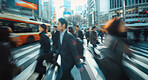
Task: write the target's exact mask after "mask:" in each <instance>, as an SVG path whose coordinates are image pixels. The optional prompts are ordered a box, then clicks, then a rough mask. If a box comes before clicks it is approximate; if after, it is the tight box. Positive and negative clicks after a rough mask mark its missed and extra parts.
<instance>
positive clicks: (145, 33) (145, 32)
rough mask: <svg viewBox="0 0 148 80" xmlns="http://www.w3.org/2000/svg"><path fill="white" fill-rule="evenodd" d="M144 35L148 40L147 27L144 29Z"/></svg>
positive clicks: (145, 39)
mask: <svg viewBox="0 0 148 80" xmlns="http://www.w3.org/2000/svg"><path fill="white" fill-rule="evenodd" d="M143 35H144V41H147V36H148V29H147V28H145V29H144V30H143Z"/></svg>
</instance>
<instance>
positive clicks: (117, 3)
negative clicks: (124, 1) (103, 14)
mask: <svg viewBox="0 0 148 80" xmlns="http://www.w3.org/2000/svg"><path fill="white" fill-rule="evenodd" d="M118 7H119V0H117V8H118Z"/></svg>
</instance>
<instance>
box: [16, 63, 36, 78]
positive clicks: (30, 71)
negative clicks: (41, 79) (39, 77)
mask: <svg viewBox="0 0 148 80" xmlns="http://www.w3.org/2000/svg"><path fill="white" fill-rule="evenodd" d="M36 64H37V61H35V62H33V63H32V64H31V65H30V66H29V67H27V68H26V69H25V70H23V71H22V72H21V73H20V74H19V75H18V76H16V77H15V78H14V79H13V80H27V79H28V78H29V77H30V76H31V75H32V74H33V73H34V70H35V66H36Z"/></svg>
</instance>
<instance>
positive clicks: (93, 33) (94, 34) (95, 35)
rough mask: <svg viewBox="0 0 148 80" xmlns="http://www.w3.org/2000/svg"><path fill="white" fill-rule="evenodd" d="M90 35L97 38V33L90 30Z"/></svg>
mask: <svg viewBox="0 0 148 80" xmlns="http://www.w3.org/2000/svg"><path fill="white" fill-rule="evenodd" d="M91 37H92V38H93V39H95V40H96V39H97V33H95V32H92V34H91Z"/></svg>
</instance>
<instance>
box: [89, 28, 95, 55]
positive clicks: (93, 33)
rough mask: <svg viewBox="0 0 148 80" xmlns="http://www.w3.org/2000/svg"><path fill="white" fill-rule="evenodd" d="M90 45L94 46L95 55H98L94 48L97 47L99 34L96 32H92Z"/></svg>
mask: <svg viewBox="0 0 148 80" xmlns="http://www.w3.org/2000/svg"><path fill="white" fill-rule="evenodd" d="M90 43H91V44H92V45H93V47H92V50H93V52H94V54H95V55H97V54H96V52H95V50H94V48H95V47H96V46H97V45H96V44H97V32H95V31H94V30H93V31H91V32H90Z"/></svg>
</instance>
